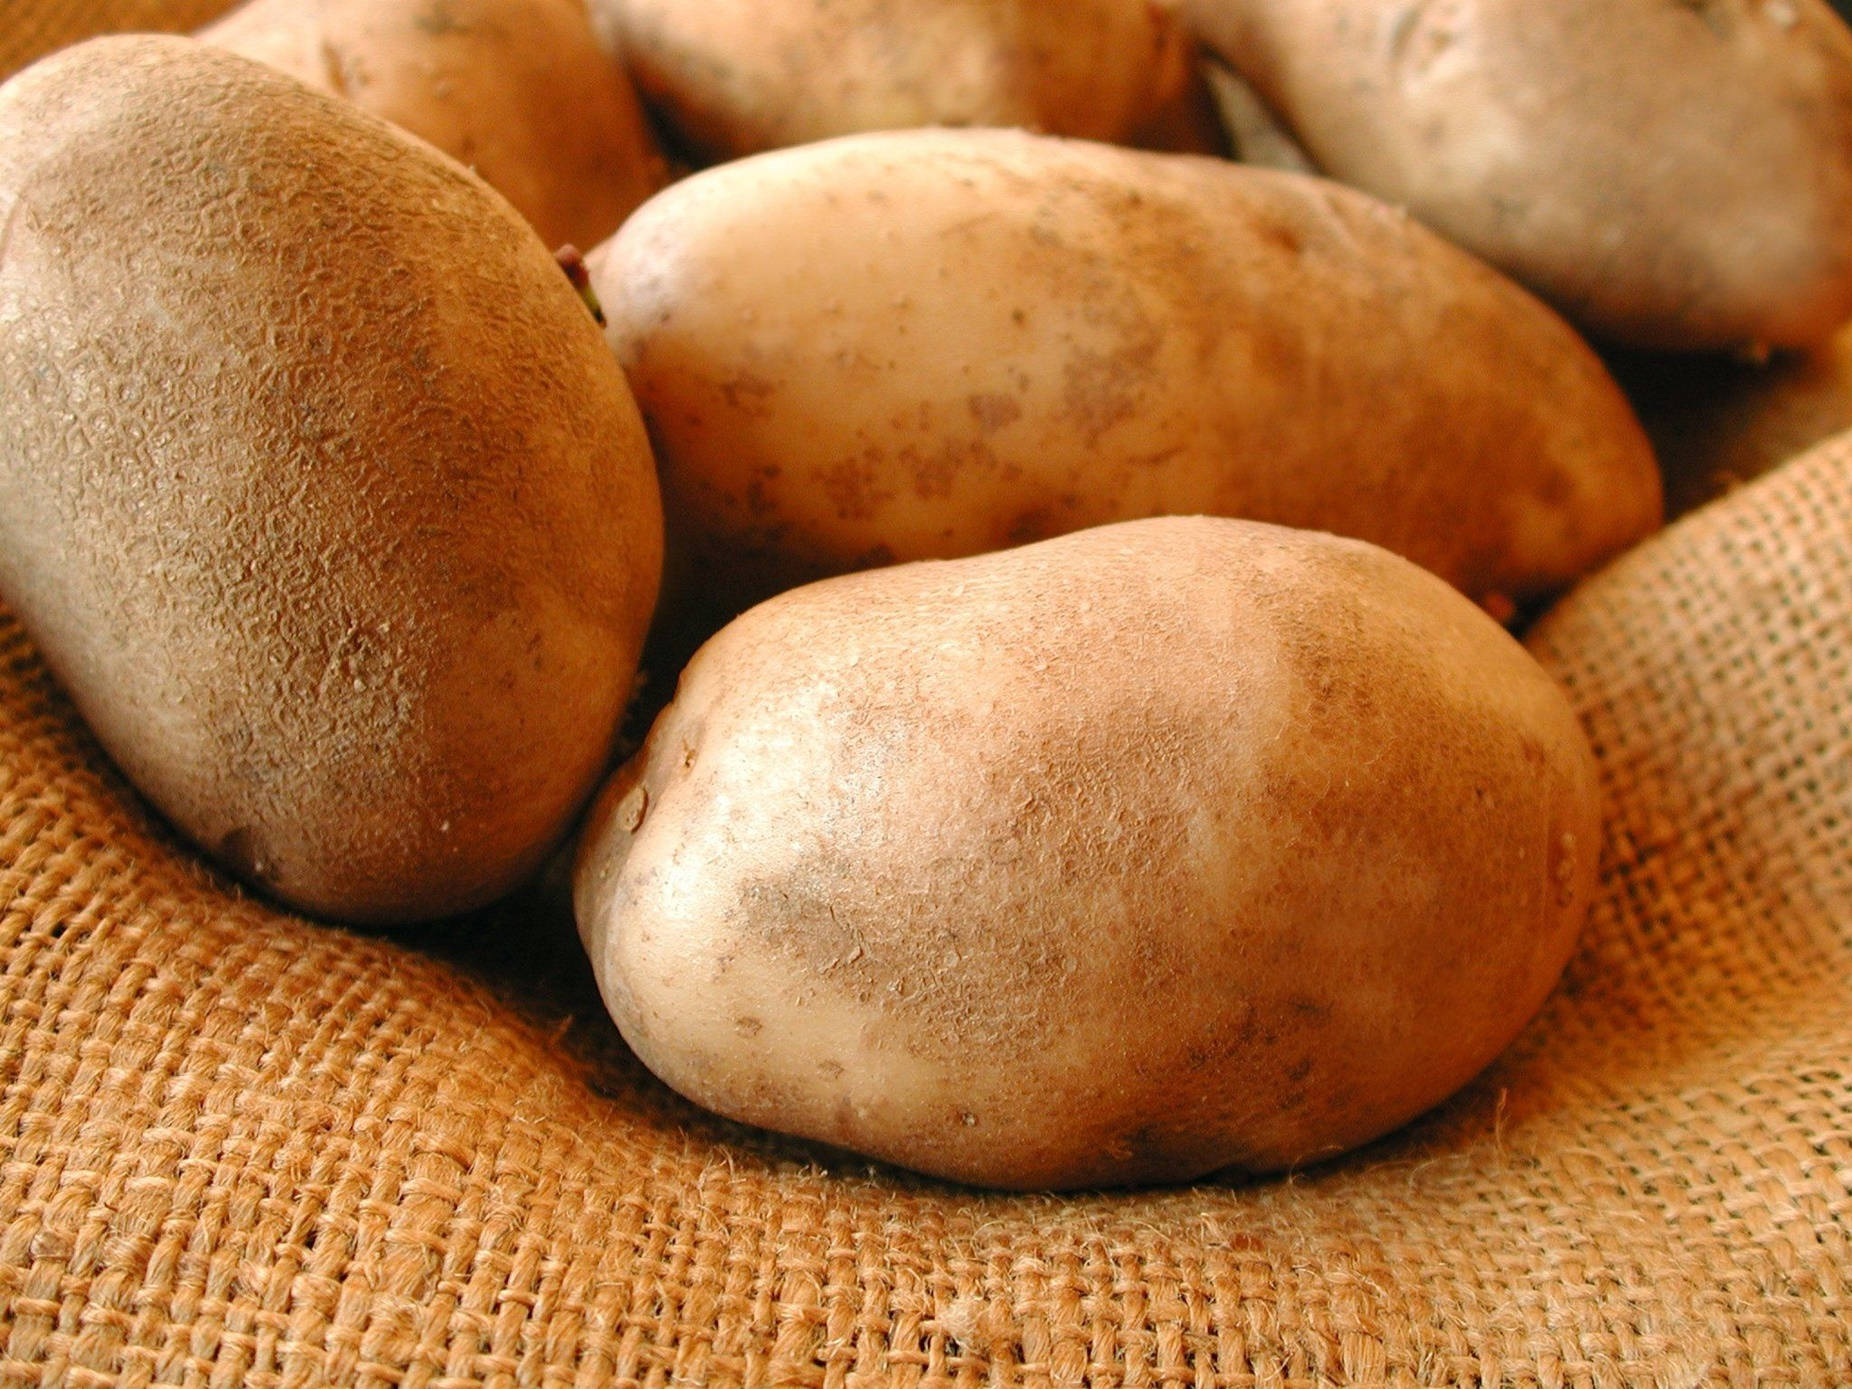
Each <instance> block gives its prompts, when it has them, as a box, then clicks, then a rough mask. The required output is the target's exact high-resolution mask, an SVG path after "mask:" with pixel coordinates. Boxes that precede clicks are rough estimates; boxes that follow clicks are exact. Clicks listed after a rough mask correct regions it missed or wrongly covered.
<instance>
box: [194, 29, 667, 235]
mask: <svg viewBox="0 0 1852 1389" xmlns="http://www.w3.org/2000/svg"><path fill="white" fill-rule="evenodd" d="M199 37H200V38H201V39H203V40H204V41H206V42H208V43H211V44H214V45H216V46H218V47H220V48H224V49H227V50H229V51H231V52H233V53H241V54H243V55H244V56H245V57H247V58H255V59H257V60H258V61H259V62H264V63H268V64H270V65H271V66H272V67H275V68H277V69H279V70H281V71H283V72H287V73H288V74H289V75H290V76H291V77H294V78H296V79H297V80H299V81H302V82H307V83H308V84H309V85H310V86H312V87H315V88H317V89H319V90H321V91H325V92H328V93H329V94H331V95H333V96H339V97H344V98H346V99H347V100H349V101H352V102H353V103H354V104H355V105H357V106H359V107H361V108H362V109H364V110H367V111H371V112H372V113H373V114H374V115H376V116H381V117H383V118H384V119H386V120H389V121H391V122H392V123H393V124H394V125H397V126H400V127H402V128H403V129H406V130H409V131H411V132H412V134H414V135H416V136H418V137H419V138H420V139H423V140H428V141H430V143H432V144H433V145H435V146H437V148H439V149H441V150H442V151H443V152H444V153H445V154H448V155H449V156H451V157H452V158H453V159H456V160H457V161H458V162H460V163H463V164H466V165H468V166H470V167H471V168H472V169H474V170H475V171H476V173H477V174H479V175H480V176H481V177H482V178H483V179H484V180H485V181H486V182H487V183H488V184H489V185H490V186H491V187H493V188H494V189H495V190H496V191H497V192H499V193H500V194H501V195H502V196H503V197H505V198H507V199H508V201H509V202H511V203H513V204H514V206H515V210H516V211H518V212H519V213H520V214H521V215H522V216H523V217H525V218H527V220H528V221H529V222H530V223H532V224H533V226H534V229H535V231H537V232H538V233H539V234H540V237H541V239H542V240H543V241H545V242H546V243H547V245H548V246H549V247H555V248H557V247H559V246H561V245H564V244H567V243H570V244H572V245H574V246H579V247H586V246H595V245H597V244H598V243H599V242H600V241H602V240H604V239H605V237H607V236H609V235H610V234H611V233H612V232H613V231H615V230H616V229H617V226H618V224H619V223H620V222H622V221H623V220H624V218H625V217H627V216H629V215H630V212H631V210H632V209H633V208H635V207H636V206H637V205H638V204H639V203H641V202H642V201H643V200H644V199H645V198H647V197H649V196H650V194H652V193H654V192H655V191H656V190H657V189H658V188H660V187H662V186H663V184H664V183H666V182H667V181H668V173H667V168H666V166H665V164H664V162H663V158H662V154H661V152H660V151H659V150H658V149H657V148H656V140H655V136H654V134H653V133H652V132H651V130H650V128H649V122H648V121H647V119H646V118H645V117H644V114H643V108H642V106H641V104H640V103H639V101H638V99H637V94H636V91H635V89H634V88H633V87H632V86H631V83H630V78H629V76H628V74H627V73H626V72H625V71H624V68H623V65H622V64H621V63H619V62H617V61H616V60H615V59H613V58H611V57H609V56H607V55H606V54H605V52H604V51H603V50H602V49H601V48H600V47H599V45H598V42H597V40H596V39H595V38H594V37H593V34H592V30H591V26H590V24H589V23H588V22H587V20H586V17H585V12H584V10H583V8H582V6H580V5H579V4H578V3H577V0H250V3H248V4H246V5H244V6H242V7H240V8H239V9H237V10H235V11H233V12H232V13H231V14H229V15H227V16H225V17H224V18H223V19H220V20H218V21H217V22H216V23H214V24H211V25H208V26H207V27H206V28H205V29H202V30H201V31H200V34H199Z"/></svg>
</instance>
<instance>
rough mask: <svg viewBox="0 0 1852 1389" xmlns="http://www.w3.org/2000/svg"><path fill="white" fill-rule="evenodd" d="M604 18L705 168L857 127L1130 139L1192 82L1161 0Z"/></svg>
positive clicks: (863, 5) (834, 0) (932, 2)
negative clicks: (1010, 130)
mask: <svg viewBox="0 0 1852 1389" xmlns="http://www.w3.org/2000/svg"><path fill="white" fill-rule="evenodd" d="M590 8H591V13H592V17H593V21H594V23H595V24H597V25H598V27H599V30H600V32H601V33H602V34H603V35H604V36H605V38H606V42H607V44H608V45H609V46H610V47H611V48H612V49H613V50H614V51H618V52H621V53H622V54H623V56H624V59H625V61H626V62H627V63H628V64H629V65H630V68H631V71H632V72H633V73H634V74H635V77H636V81H637V85H638V87H639V88H640V89H641V90H642V92H643V93H644V95H645V96H646V97H647V98H648V99H649V101H650V103H651V104H652V106H654V107H655V108H656V109H657V110H658V111H660V112H661V113H662V114H663V116H664V118H665V120H666V121H667V123H668V125H669V126H670V127H671V128H672V129H673V130H674V131H675V132H676V133H677V135H678V136H679V137H680V138H681V140H682V141H683V142H684V143H685V144H686V145H687V146H688V147H689V149H690V151H691V152H692V153H694V154H695V155H697V156H698V157H705V158H707V159H734V158H738V157H739V156H741V155H744V154H753V153H756V152H758V151H761V150H768V149H776V148H778V147H780V146H784V145H797V144H804V143H807V142H809V141H813V140H823V139H827V138H829V137H831V136H834V135H847V134H851V133H853V132H855V131H862V130H898V129H903V128H906V127H911V126H924V125H959V126H966V125H1013V126H1024V127H1027V128H1029V129H1032V130H1046V131H1049V132H1052V133H1054V134H1059V135H1078V136H1084V137H1086V138H1088V139H1094V140H1114V141H1129V140H1134V139H1138V138H1140V137H1141V136H1142V135H1145V134H1146V133H1147V127H1148V125H1149V123H1151V122H1152V121H1154V120H1156V119H1158V118H1160V117H1161V115H1162V114H1163V113H1164V112H1165V110H1166V108H1167V107H1170V106H1171V105H1172V104H1174V103H1175V102H1176V101H1177V100H1178V98H1179V97H1180V95H1181V94H1182V93H1184V92H1185V90H1186V89H1187V88H1188V86H1189V85H1190V84H1191V82H1192V77H1193V74H1192V72H1191V54H1192V53H1193V51H1194V47H1193V45H1192V44H1191V42H1190V41H1189V39H1188V37H1187V36H1186V34H1185V33H1184V30H1183V28H1182V27H1181V25H1180V24H1179V23H1178V21H1177V19H1176V18H1175V16H1174V15H1173V14H1172V13H1171V10H1170V7H1169V6H1168V5H1158V4H1153V3H1150V0H700V3H696V4H689V3H686V0H591V4H590Z"/></svg>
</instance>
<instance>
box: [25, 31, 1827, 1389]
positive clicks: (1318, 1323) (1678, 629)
mask: <svg viewBox="0 0 1852 1389" xmlns="http://www.w3.org/2000/svg"><path fill="white" fill-rule="evenodd" d="M7 2H8V5H9V9H8V10H7V11H6V14H7V16H8V19H9V26H8V27H9V28H10V27H12V26H11V23H10V21H11V19H12V17H13V16H14V15H15V14H23V15H24V16H26V18H27V21H28V22H27V26H26V27H27V29H28V31H29V30H30V29H31V22H32V21H31V17H32V16H33V15H34V14H38V13H41V12H42V13H45V14H52V13H55V10H54V8H53V7H50V6H40V5H37V4H36V3H28V4H27V5H26V6H25V7H24V9H23V10H19V9H17V8H16V7H17V6H18V5H19V3H20V0H7ZM112 12H113V11H112ZM0 51H4V50H0ZM1848 517H1852V440H1842V441H1840V442H1837V443H1834V444H1829V445H1826V446H1823V447H1821V448H1820V449H1817V450H1816V451H1814V452H1813V453H1811V454H1809V455H1807V456H1806V457H1805V458H1803V459H1801V460H1799V461H1797V462H1795V463H1793V464H1790V465H1788V466H1787V467H1785V468H1783V469H1781V470H1779V471H1777V472H1776V473H1774V474H1772V475H1770V476H1769V477H1768V478H1766V479H1764V480H1762V481H1760V482H1758V483H1756V484H1755V485H1753V486H1751V487H1749V488H1746V489H1744V490H1742V491H1740V492H1738V493H1736V494H1734V495H1732V496H1730V497H1729V498H1727V499H1725V500H1723V501H1721V502H1719V503H1717V504H1716V505H1714V506H1712V507H1710V508H1708V509H1706V510H1704V511H1701V512H1699V513H1697V514H1695V515H1694V516H1692V517H1690V518H1688V519H1686V520H1685V521H1683V522H1681V523H1680V524H1679V525H1677V526H1676V527H1674V528H1673V529H1672V530H1670V531H1669V532H1667V533H1666V534H1665V535H1664V536H1663V537H1661V538H1660V539H1657V540H1655V541H1653V542H1650V543H1649V544H1647V545H1645V546H1643V547H1642V548H1640V549H1639V550H1637V551H1636V552H1635V553H1634V554H1632V555H1631V556H1629V557H1628V558H1626V559H1624V560H1623V561H1621V562H1620V563H1619V564H1617V565H1616V566H1614V568H1613V569H1612V570H1611V571H1609V572H1608V573H1606V574H1604V575H1602V576H1600V577H1598V578H1597V579H1595V580H1593V581H1591V582H1590V583H1588V584H1586V585H1585V586H1584V587H1583V588H1582V589H1581V590H1579V591H1578V592H1577V593H1575V594H1574V595H1573V596H1572V597H1570V598H1569V599H1568V600H1567V601H1565V602H1564V603H1563V604H1562V605H1561V606H1560V607H1559V609H1558V610H1557V611H1556V612H1555V613H1554V614H1552V615H1551V616H1550V617H1549V618H1547V619H1546V620H1545V621H1544V622H1543V623H1542V624H1541V625H1540V626H1539V628H1538V629H1537V630H1536V631H1535V632H1534V634H1533V636H1532V638H1531V643H1532V646H1533V649H1534V650H1535V651H1536V652H1537V654H1538V655H1539V656H1540V657H1541V658H1542V659H1543V660H1544V661H1545V662H1546V663H1547V664H1548V665H1549V666H1550V668H1551V669H1552V670H1553V671H1554V672H1555V673H1556V674H1557V675H1558V676H1559V677H1560V678H1561V679H1562V680H1563V682H1564V684H1565V685H1566V687H1567V688H1568V690H1569V691H1570V694H1571V697H1572V699H1573V700H1574V702H1575V704H1576V706H1577V708H1578V709H1579V711H1580V712H1581V714H1582V717H1583V718H1584V720H1585V721H1586V724H1587V727H1588V730H1589V732H1590V735H1591V736H1592V738H1593V740H1594V743H1595V746H1596V748H1597V751H1598V753H1599V756H1600V760H1601V766H1602V771H1603V778H1604V795H1605V798H1606V807H1607V815H1608V832H1609V843H1608V850H1607V855H1606V861H1605V866H1604V875H1603V886H1602V890H1601V893H1600V895H1599V899H1598V902H1597V904H1596V907H1595V910H1594V914H1593V918H1592V920H1591V922H1590V924H1589V928H1588V932H1587V936H1586V938H1585V941H1584V943H1583V945H1582V947H1581V949H1580V952H1579V953H1578V955H1577V956H1576V958H1575V960H1574V962H1573V964H1572V965H1571V967H1570V970H1569V972H1568V975H1567V978H1566V979H1565V981H1564V983H1563V986H1562V987H1561V989H1559V991H1558V992H1557V994H1556V995H1555V996H1554V997H1553V999H1552V1001H1551V1002H1550V1004H1549V1005H1548V1007H1547V1008H1546V1010H1545V1012H1544V1014H1543V1015H1542V1016H1541V1017H1540V1018H1539V1019H1538V1020H1537V1022H1536V1023H1535V1024H1534V1025H1533V1026H1532V1027H1531V1028H1530V1029H1529V1030H1528V1031H1527V1032H1526V1033H1525V1034H1524V1036H1523V1037H1522V1038H1521V1039H1520V1041H1519V1042H1518V1044H1517V1045H1516V1046H1515V1047H1514V1048H1513V1050H1512V1051H1511V1052H1510V1053H1509V1054H1508V1055H1507V1056H1506V1057H1504V1058H1503V1059H1501V1061H1500V1062H1498V1063H1497V1064H1496V1065H1495V1066H1494V1067H1493V1069H1492V1070H1491V1071H1490V1072H1488V1073H1487V1074H1486V1075H1485V1076H1484V1077H1482V1078H1481V1079H1480V1080H1479V1081H1478V1082H1476V1083H1475V1084H1474V1085H1473V1086H1472V1087H1471V1088H1470V1089H1469V1090H1468V1091H1467V1092H1466V1093H1465V1094H1463V1095H1462V1096H1461V1097H1459V1098H1458V1099H1457V1100H1455V1101H1454V1102H1452V1103H1450V1104H1448V1105H1447V1106H1445V1107H1444V1108H1443V1109H1442V1110H1440V1111H1439V1112H1437V1113H1435V1114H1433V1115H1431V1116H1429V1117H1428V1118H1426V1119H1425V1120H1422V1121H1420V1122H1418V1123H1417V1124H1416V1125H1415V1126H1413V1127H1412V1128H1411V1129H1409V1130H1407V1131H1405V1132H1404V1133H1402V1134H1400V1135H1397V1136H1395V1137H1392V1138H1390V1139H1388V1140H1385V1141H1383V1142H1381V1143H1378V1144H1376V1145H1373V1146H1372V1147H1370V1148H1369V1149H1367V1150H1365V1151H1363V1152H1361V1153H1358V1154H1355V1155H1353V1156H1351V1157H1349V1158H1346V1159H1344V1160H1341V1161H1339V1162H1336V1163H1332V1164H1329V1165H1326V1166H1322V1167H1318V1168H1315V1169H1311V1170H1308V1171H1306V1172H1304V1173H1302V1174H1299V1175H1296V1176H1294V1177H1291V1178H1289V1179H1283V1180H1274V1181H1265V1182H1241V1181H1227V1182H1208V1183H1203V1184H1200V1185H1198V1186H1195V1187H1191V1188H1188V1189H1180V1190H1165V1191H1153V1192H1138V1193H1111V1194H1100V1195H1088V1196H1080V1197H1070V1198H1061V1199H1055V1198H1048V1197H1027V1198H1025V1197H1018V1196H993V1195H985V1194H981V1193H974V1192H970V1191H965V1190H960V1189H956V1188H952V1187H947V1186H943V1185H938V1184H935V1183H932V1182H928V1181H924V1180H919V1179H913V1178H909V1177H907V1176H905V1175H903V1174H899V1173H895V1172H892V1171H888V1170H876V1169H871V1168H870V1167H868V1166H867V1165H866V1164H863V1163H860V1162H857V1161H855V1160H853V1159H849V1158H846V1157H843V1156H842V1155H840V1154H831V1153H826V1152H822V1151H818V1150H812V1149H806V1148H802V1147H799V1146H797V1145H794V1144H786V1143H781V1142H778V1141H776V1140H772V1139H768V1138H765V1137H762V1136H760V1135H756V1134H752V1133H748V1132H746V1131H744V1130H742V1129H739V1128H736V1127H733V1126H730V1125H727V1124H725V1123H722V1122H720V1121H717V1120H713V1119H710V1118H707V1117H705V1116H703V1115H702V1114H700V1113H698V1112H696V1111H695V1110H693V1109H691V1108H690V1107H688V1106H686V1105H685V1104H683V1103H682V1102H680V1101H679V1100H677V1099H676V1098H675V1097H674V1096H672V1095H670V1094H669V1093H667V1092H666V1091H664V1090H663V1089H662V1088H661V1087H660V1086H658V1085H657V1084H656V1083H655V1082H654V1081H652V1080H651V1079H650V1078H649V1077H648V1076H647V1075H646V1074H645V1073H644V1072H642V1071H641V1069H640V1068H639V1067H638V1066H637V1064H636V1063H635V1062H634V1061H633V1060H632V1059H631V1058H630V1057H629V1055H628V1053H627V1052H626V1051H625V1050H624V1048H623V1046H622V1044H621V1042H620V1041H619V1040H618V1038H617V1037H616V1035H615V1032H614V1031H613V1029H612V1028H611V1027H610V1025H609V1024H608V1022H606V1020H605V1018H604V1015H603V1012H602V1010H601V1009H600V1008H599V1006H598V1003H597V999H596V995H595V993H594V991H593V989H592V987H591V983H590V979H589V972H588V970H587V968H586V966H585V964H584V963H583V960H582V958H581V957H580V955H579V952H578V947H577V943H576V941H575V940H574V938H573V935H572V930H571V926H570V923H569V922H568V921H567V920H566V918H565V917H564V916H563V915H562V913H561V912H560V910H559V909H558V905H557V900H556V898H555V897H554V896H552V895H549V893H547V892H545V891H538V892H536V893H534V894H532V895H531V896H529V897H528V898H526V899H524V900H522V901H520V902H517V903H515V904H512V905H511V906H509V907H507V908H505V909H502V910H499V911H497V912H495V913H491V914H487V915H485V916H483V917H481V918H478V919H476V920H473V921H469V922H465V923H460V924H458V925H456V926H453V927H447V928H444V929H442V930H438V931H430V932H426V933H423V934H421V935H414V936H402V937H397V938H390V937H369V936H365V935H360V934H355V933H352V932H347V931H342V930H338V929H333V928H329V927H325V926H319V925H315V924H312V923H309V922H305V921H302V920H299V919H297V918H294V917H291V916H289V915H286V914H283V913H280V912H277V911H274V910H271V909H269V908H267V907H265V906H263V905H262V904H260V903H257V902H254V901H252V900H249V899H246V898H244V897H241V896H240V895H239V894H238V893H237V892H236V891H235V890H233V889H232V888H230V887H229V886H228V885H227V884H226V883H224V882H223V881H222V880H220V879H218V878H216V877H215V876H213V875H212V874H211V873H210V872H209V871H208V870H206V869H204V868H202V867H200V866H199V865H198V864H197V862H196V861H195V860H194V859H193V858H192V857H191V856H190V855H189V854H188V853H187V852H186V850H185V849H184V848H183V847H182V846H180V845H179V844H177V843H176V842H175V841H174V840H173V839H172V838H171V836H170V835H169V834H168V833H167V832H166V831H165V830H163V829H162V828H161V826H160V825H159V823H158V822H157V821H156V820H154V819H153V818H152V817H151V816H150V815H149V814H148V813H147V812H146V811H145V810H144V809H143V808H142V807H141V805H140V804H139V802H138V801H137V800H136V798H135V797H134V796H133V794H132V793H131V792H129V791H128V790H127V789H126V788H125V787H124V785H123V784H122V783H121V781H120V780H119V779H118V778H117V777H116V775H115V774H114V773H113V772H112V770H111V769H110V767H109V765H108V763H107V761H106V760H105V759H104V758H103V757H102V756H101V755H100V754H99V752H98V751H97V749H96V748H95V746H94V745H93V744H92V743H91V742H90V741H89V739H88V737H87V735H86V734H85V732H84V730H83V728H82V726H81V725H80V723H79V722H78V720H77V719H76V718H75V717H74V715H73V714H72V712H71V710H70V707H69V705H68V704H67V703H66V702H65V701H64V699H63V698H62V696H61V695H60V694H59V693H58V691H57V690H56V689H55V688H54V686H53V685H52V683H51V682H50V680H49V678H48V677H47V675H46V673H45V671H44V669H43V667H42V665H41V663H40V662H39V660H38V658H37V656H36V655H35V654H34V652H33V650H32V647H31V645H30V643H29V641H28V640H27V639H26V638H25V636H24V635H23V634H22V633H21V632H20V630H19V628H18V627H17V625H16V624H15V623H14V622H13V621H12V620H11V619H10V618H4V617H0V1384H4V1385H7V1386H14V1385H32V1386H40V1385H43V1386H54V1385H57V1386H73V1389H101V1387H102V1386H118V1385H120V1386H145V1385H176V1386H180V1385H184V1386H215V1387H217V1389H236V1386H254V1387H255V1389H270V1386H311V1385H324V1384H329V1385H361V1386H368V1387H369V1389H461V1387H462V1386H466V1385H479V1384H480V1385H493V1386H511V1385H538V1386H553V1387H555V1389H566V1386H577V1387H579V1389H590V1387H591V1386H600V1385H633V1384H646V1385H665V1384H688V1385H710V1386H730V1385H745V1384H752V1385H759V1384H765V1385H773V1384H779V1385H782V1384H792V1385H807V1386H831V1387H832V1389H835V1387H836V1386H841V1389H854V1387H855V1386H866V1389H875V1386H884V1385H890V1384H892V1385H904V1386H912V1385H953V1384H955V1385H972V1386H975V1385H1010V1386H1014V1385H1028V1386H1043V1385H1079V1384H1088V1385H1121V1384H1123V1385H1163V1386H1177V1387H1178V1389H1182V1386H1203V1387H1204V1389H1207V1386H1228V1387H1229V1389H1306V1387H1307V1386H1313V1385H1393V1386H1403V1387H1408V1389H1412V1387H1413V1386H1442V1385H1444V1386H1462V1387H1464V1386H1472V1389H1494V1387H1495V1386H1510V1387H1511V1389H1520V1387H1522V1389H1533V1386H1535V1387H1537V1389H1558V1386H1589V1387H1595V1386H1598V1387H1599V1389H1609V1387H1610V1386H1613V1387H1615V1389H1619V1387H1620V1386H1627V1387H1628V1389H1634V1387H1636V1386H1637V1387H1638V1389H1649V1387H1650V1389H1695V1386H1711V1385H1717V1386H1730V1389H1751V1386H1756V1389H1762V1387H1764V1386H1805V1387H1807V1389H1814V1387H1816V1386H1817V1387H1819V1389H1827V1387H1828V1386H1846V1385H1849V1384H1852V1291H1849V1284H1852V1240H1849V1239H1848V1233H1849V1228H1852V759H1849V757H1848V750H1849V749H1852V528H1849V523H1848V520H1847V518H1848ZM1075 1006H1076V1007H1081V1008H1084V1007H1085V1006H1086V1000H1085V999H1076V1000H1075ZM1152 1006H1153V1007H1159V1008H1161V1007H1163V1006H1164V1001H1163V1000H1162V999H1153V1000H1152ZM1437 1006H1438V1005H1437Z"/></svg>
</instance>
